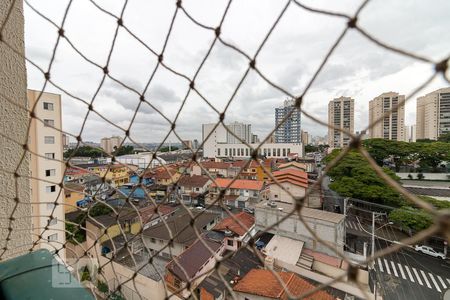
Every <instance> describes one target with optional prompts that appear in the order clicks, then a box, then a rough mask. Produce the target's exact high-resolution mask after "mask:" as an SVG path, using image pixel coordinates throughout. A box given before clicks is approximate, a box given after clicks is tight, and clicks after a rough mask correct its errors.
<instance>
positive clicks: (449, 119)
mask: <svg viewBox="0 0 450 300" xmlns="http://www.w3.org/2000/svg"><path fill="white" fill-rule="evenodd" d="M448 132H450V87H449V88H443V89H439V90H436V91H434V92H431V93H429V94H426V95H425V96H422V97H419V98H417V113H416V138H417V139H430V140H437V139H438V138H439V136H441V135H442V134H445V133H448Z"/></svg>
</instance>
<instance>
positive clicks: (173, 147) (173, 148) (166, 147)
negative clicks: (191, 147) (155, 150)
mask: <svg viewBox="0 0 450 300" xmlns="http://www.w3.org/2000/svg"><path fill="white" fill-rule="evenodd" d="M175 150H178V147H176V146H172V147H170V151H175ZM159 151H160V152H169V146H164V147H161V148H160V149H159Z"/></svg>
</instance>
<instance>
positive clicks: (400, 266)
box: [397, 263, 406, 279]
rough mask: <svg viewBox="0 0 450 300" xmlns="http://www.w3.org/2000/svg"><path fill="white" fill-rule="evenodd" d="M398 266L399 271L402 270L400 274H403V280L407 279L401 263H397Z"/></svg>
mask: <svg viewBox="0 0 450 300" xmlns="http://www.w3.org/2000/svg"><path fill="white" fill-rule="evenodd" d="M397 265H398V269H399V270H400V273H402V278H403V279H406V276H405V272H403V268H402V265H401V264H399V263H397Z"/></svg>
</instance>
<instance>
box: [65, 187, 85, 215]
mask: <svg viewBox="0 0 450 300" xmlns="http://www.w3.org/2000/svg"><path fill="white" fill-rule="evenodd" d="M84 197H85V194H84V186H82V185H81V184H78V183H73V182H66V183H64V213H69V212H73V211H76V210H77V202H78V201H80V200H83V199H84Z"/></svg>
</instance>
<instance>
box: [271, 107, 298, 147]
mask: <svg viewBox="0 0 450 300" xmlns="http://www.w3.org/2000/svg"><path fill="white" fill-rule="evenodd" d="M294 103H295V102H294V100H285V101H284V104H283V106H280V107H277V108H275V126H278V125H279V124H280V123H282V122H283V120H284V118H285V117H286V116H287V115H288V114H289V113H290V112H291V111H292V114H291V115H290V116H289V118H287V119H286V120H285V122H284V123H283V124H282V125H281V126H280V127H279V128H278V129H277V130H276V131H275V143H294V144H300V143H301V142H302V134H301V111H300V109H298V108H296V107H295V106H294Z"/></svg>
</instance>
